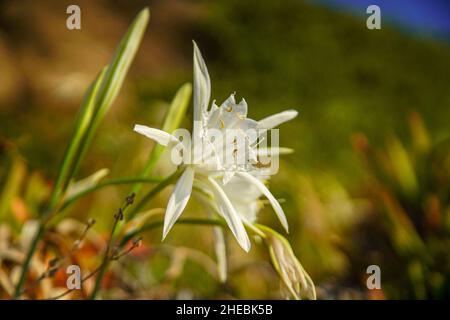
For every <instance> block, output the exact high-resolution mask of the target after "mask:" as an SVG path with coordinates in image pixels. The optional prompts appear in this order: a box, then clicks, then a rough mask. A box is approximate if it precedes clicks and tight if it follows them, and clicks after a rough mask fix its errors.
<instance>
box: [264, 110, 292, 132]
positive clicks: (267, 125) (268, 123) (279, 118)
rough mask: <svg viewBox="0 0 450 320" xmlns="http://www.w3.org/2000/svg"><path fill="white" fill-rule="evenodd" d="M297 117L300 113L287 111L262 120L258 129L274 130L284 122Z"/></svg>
mask: <svg viewBox="0 0 450 320" xmlns="http://www.w3.org/2000/svg"><path fill="white" fill-rule="evenodd" d="M297 115H298V112H297V111H296V110H286V111H283V112H280V113H277V114H274V115H271V116H269V117H267V118H264V119H262V120H260V121H259V122H258V127H259V128H260V129H267V130H268V129H272V128H275V127H277V126H279V125H280V124H282V123H284V122H287V121H289V120H292V119H294V118H295V117H296V116H297Z"/></svg>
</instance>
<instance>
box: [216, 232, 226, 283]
mask: <svg viewBox="0 0 450 320" xmlns="http://www.w3.org/2000/svg"><path fill="white" fill-rule="evenodd" d="M213 230H214V240H215V241H214V251H215V253H216V257H217V270H218V273H219V280H220V282H222V283H223V282H225V281H227V249H226V244H225V237H224V234H223V229H222V228H221V227H214V228H213Z"/></svg>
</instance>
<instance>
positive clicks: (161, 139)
mask: <svg viewBox="0 0 450 320" xmlns="http://www.w3.org/2000/svg"><path fill="white" fill-rule="evenodd" d="M133 130H134V131H136V132H137V133H140V134H142V135H144V136H146V137H148V138H150V139H152V140H155V141H156V142H158V143H159V144H161V145H163V146H167V145H168V144H169V143H171V142H174V143H178V142H179V141H178V139H177V138H175V137H174V136H173V135H171V134H170V133H167V132H165V131H163V130H159V129H155V128H150V127H147V126H143V125H140V124H136V125H135V126H134V129H133Z"/></svg>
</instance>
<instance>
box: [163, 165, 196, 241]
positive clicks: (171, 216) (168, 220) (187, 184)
mask: <svg viewBox="0 0 450 320" xmlns="http://www.w3.org/2000/svg"><path fill="white" fill-rule="evenodd" d="M193 182H194V170H193V169H192V168H190V167H187V168H186V170H185V171H184V172H183V174H182V175H181V177H180V180H178V182H177V184H176V185H175V189H174V190H173V192H172V194H171V196H170V199H169V203H168V204H167V209H166V215H165V217H164V228H163V237H162V238H163V240H164V238H165V237H166V236H167V233H168V232H169V231H170V229H171V228H172V227H173V225H174V224H175V222H176V221H177V219H178V218H179V217H180V215H181V213H182V212H183V210H184V208H185V207H186V205H187V203H188V201H189V198H190V196H191V193H192V183H193Z"/></svg>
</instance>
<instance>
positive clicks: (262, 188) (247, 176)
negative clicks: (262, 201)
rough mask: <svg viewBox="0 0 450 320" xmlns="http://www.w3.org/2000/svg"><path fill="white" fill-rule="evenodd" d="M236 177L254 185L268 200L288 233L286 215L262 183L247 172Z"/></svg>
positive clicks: (238, 173)
mask: <svg viewBox="0 0 450 320" xmlns="http://www.w3.org/2000/svg"><path fill="white" fill-rule="evenodd" d="M236 174H237V175H239V176H240V177H242V178H244V179H246V180H247V181H248V182H250V183H252V184H253V185H255V186H256V187H257V188H258V189H259V190H260V191H261V192H262V193H263V194H264V195H265V196H266V198H267V200H269V202H270V204H271V205H272V207H273V209H274V210H275V213H276V214H277V216H278V219H279V220H280V222H281V225H282V226H283V227H284V229H285V230H286V232H289V226H288V223H287V219H286V215H285V214H284V211H283V208H281V206H280V204H279V203H278V201H277V199H275V197H274V196H273V195H272V193H271V192H270V191H269V189H267V187H266V186H265V185H264V183H262V182H261V181H260V180H258V179H257V178H255V177H254V176H252V175H251V174H249V173H248V172H237V173H236Z"/></svg>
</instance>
